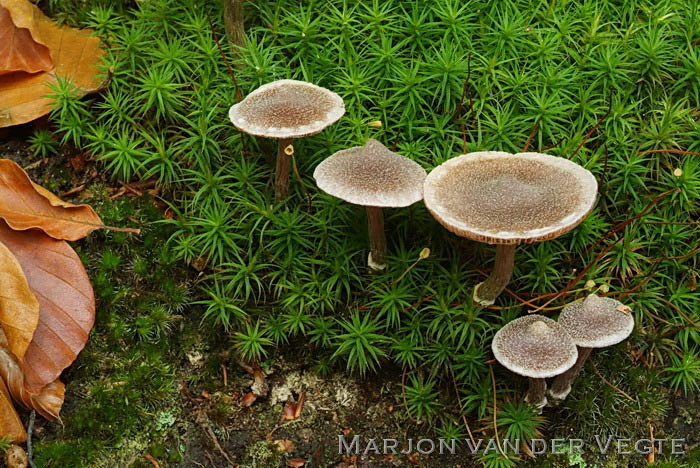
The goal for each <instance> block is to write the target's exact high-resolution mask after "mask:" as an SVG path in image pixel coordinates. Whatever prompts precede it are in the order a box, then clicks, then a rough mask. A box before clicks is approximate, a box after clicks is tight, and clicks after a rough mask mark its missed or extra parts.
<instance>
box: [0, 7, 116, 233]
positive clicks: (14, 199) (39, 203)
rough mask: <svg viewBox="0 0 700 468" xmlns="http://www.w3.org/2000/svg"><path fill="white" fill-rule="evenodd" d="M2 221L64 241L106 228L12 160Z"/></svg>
mask: <svg viewBox="0 0 700 468" xmlns="http://www.w3.org/2000/svg"><path fill="white" fill-rule="evenodd" d="M1 1H2V0H0V2H1ZM0 218H2V219H4V220H5V221H6V222H7V224H9V225H10V227H12V229H16V230H19V231H23V230H25V229H31V228H37V229H41V230H42V231H44V232H45V233H46V234H48V235H49V236H51V237H53V238H54V239H63V240H78V239H81V238H83V237H85V236H87V235H88V234H90V233H91V232H92V231H94V230H95V229H99V228H101V227H103V224H102V220H101V219H100V217H99V216H98V215H97V213H95V210H93V209H92V208H91V207H90V206H89V205H71V204H70V203H66V202H64V201H62V200H60V199H59V198H58V197H56V196H55V195H53V194H52V193H51V192H49V191H48V190H46V189H44V188H43V187H40V186H38V185H36V184H34V183H32V181H31V180H30V179H29V176H28V175H27V173H26V172H24V170H22V168H21V167H19V166H18V165H17V164H16V163H15V162H13V161H10V160H9V159H0Z"/></svg>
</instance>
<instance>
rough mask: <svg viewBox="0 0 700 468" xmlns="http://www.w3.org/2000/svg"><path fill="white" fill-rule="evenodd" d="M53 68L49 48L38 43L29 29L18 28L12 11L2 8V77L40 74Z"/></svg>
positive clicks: (0, 7) (0, 53)
mask: <svg viewBox="0 0 700 468" xmlns="http://www.w3.org/2000/svg"><path fill="white" fill-rule="evenodd" d="M53 67H54V63H53V60H52V59H51V54H50V53H49V48H48V47H46V46H45V45H43V44H40V43H39V42H37V41H36V40H35V39H34V38H33V37H32V34H31V31H29V29H27V28H24V27H20V26H18V25H17V23H16V22H15V21H13V18H12V16H11V15H10V10H8V9H7V8H3V7H2V6H0V75H4V74H6V73H11V72H16V71H22V72H27V73H38V72H41V71H49V70H51V69H52V68H53Z"/></svg>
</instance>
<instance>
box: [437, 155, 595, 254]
mask: <svg viewBox="0 0 700 468" xmlns="http://www.w3.org/2000/svg"><path fill="white" fill-rule="evenodd" d="M597 190H598V183H597V182H596V180H595V177H593V174H591V173H590V172H589V171H587V170H586V169H584V168H583V167H581V166H579V165H578V164H576V163H573V162H571V161H569V160H568V159H564V158H558V157H556V156H550V155H547V154H541V153H517V154H510V153H503V152H500V151H482V152H477V153H469V154H463V155H461V156H458V157H456V158H452V159H450V160H448V161H446V162H445V163H443V164H442V165H440V166H438V167H436V168H435V169H433V171H432V172H431V173H430V174H428V177H427V178H426V179H425V185H424V188H423V193H424V198H425V205H426V206H427V207H428V210H429V211H430V212H431V213H432V214H433V216H434V217H435V218H436V219H437V220H438V222H440V224H442V225H443V226H445V228H447V229H448V230H449V231H451V232H453V233H455V234H457V235H458V236H461V237H466V238H467V239H472V240H475V241H479V242H485V243H489V244H520V243H530V242H535V241H541V240H546V239H553V238H555V237H558V236H560V235H561V234H564V233H565V232H568V231H570V230H571V229H573V228H574V227H576V226H577V225H578V224H579V223H580V222H581V221H583V218H585V217H586V215H587V214H588V213H589V212H590V211H591V209H592V208H593V204H594V203H595V198H596V193H597Z"/></svg>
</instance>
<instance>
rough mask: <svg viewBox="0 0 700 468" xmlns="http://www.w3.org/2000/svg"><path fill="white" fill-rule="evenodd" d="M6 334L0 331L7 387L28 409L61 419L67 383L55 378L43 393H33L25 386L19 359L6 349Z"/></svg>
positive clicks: (0, 363)
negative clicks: (60, 414) (64, 383)
mask: <svg viewBox="0 0 700 468" xmlns="http://www.w3.org/2000/svg"><path fill="white" fill-rule="evenodd" d="M6 346H7V341H6V339H5V334H4V333H2V331H0V380H3V381H4V382H5V383H7V388H8V390H9V392H10V395H12V398H14V400H15V401H17V402H19V403H20V404H21V405H23V406H24V407H25V408H27V409H35V410H36V411H37V413H39V414H40V415H42V416H43V417H45V418H46V419H48V420H53V419H58V420H60V419H61V418H60V416H59V413H60V412H61V406H63V398H64V396H65V385H63V382H61V381H60V380H55V381H54V382H51V383H50V384H48V385H46V386H45V387H44V388H43V389H42V390H41V393H39V394H37V395H32V394H31V393H29V392H28V391H27V390H26V389H25V388H24V377H23V375H22V369H21V368H20V366H19V363H18V362H17V359H16V358H15V357H14V356H12V355H11V354H10V353H9V352H8V351H7V349H6Z"/></svg>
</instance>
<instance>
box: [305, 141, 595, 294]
mask: <svg viewBox="0 0 700 468" xmlns="http://www.w3.org/2000/svg"><path fill="white" fill-rule="evenodd" d="M314 177H315V178H316V182H317V183H318V186H319V187H320V188H321V189H322V190H324V191H326V192H328V193H330V194H331V195H334V196H336V197H339V198H342V199H344V200H346V201H349V202H351V203H356V204H360V205H365V206H367V215H368V220H369V230H370V239H371V244H372V248H371V252H370V257H369V264H370V266H371V267H373V268H377V267H379V268H381V267H382V265H383V263H382V262H381V259H382V258H383V255H384V253H385V252H386V241H385V240H384V230H383V226H382V224H381V220H382V218H381V212H380V211H379V210H380V208H379V207H390V206H392V207H399V206H408V205H410V204H412V203H415V202H416V201H418V200H420V199H421V198H423V200H424V202H425V205H426V207H427V208H428V210H429V211H430V212H431V213H432V215H433V216H434V217H435V219H437V220H438V222H440V223H441V224H442V225H443V226H444V227H446V228H447V229H448V230H449V231H451V232H453V233H455V234H457V235H458V236H461V237H466V238H468V239H472V240H476V241H479V242H484V243H489V244H496V261H495V266H494V268H493V271H492V273H491V275H490V276H489V278H488V279H487V280H486V281H484V282H482V283H480V284H479V285H477V286H476V288H475V289H474V299H475V301H476V302H478V303H480V304H482V305H491V304H493V303H494V301H495V299H496V297H498V295H499V294H500V293H501V292H502V291H503V289H505V287H506V285H507V284H508V281H509V280H510V277H511V275H512V273H513V266H514V258H515V246H516V245H517V244H521V243H531V242H536V241H542V240H547V239H553V238H555V237H558V236H559V235H561V234H564V233H566V232H568V231H570V230H571V229H573V228H574V227H576V226H577V225H578V224H579V223H580V222H581V221H582V220H583V219H584V218H585V217H586V215H587V214H588V213H589V212H590V211H591V209H592V208H593V205H594V203H595V198H596V193H597V189H598V184H597V182H596V180H595V177H593V174H591V173H590V172H589V171H587V170H586V169H584V168H583V167H581V166H579V165H578V164H575V163H573V162H571V161H569V160H567V159H564V158H558V157H555V156H550V155H546V154H540V153H518V154H510V153H503V152H498V151H482V152H476V153H469V154H464V155H461V156H458V157H456V158H453V159H450V160H448V161H447V162H445V163H443V164H442V165H440V166H438V167H436V168H435V169H433V171H432V172H430V174H428V175H427V176H426V173H425V171H424V170H423V169H422V168H421V167H420V166H419V165H418V164H416V163H415V162H413V161H411V160H409V159H407V158H405V157H403V156H401V155H398V154H396V153H393V152H391V151H389V150H388V149H386V148H385V147H384V146H383V145H382V144H381V143H379V142H378V141H375V140H370V141H369V142H368V143H367V144H366V145H365V146H360V147H355V148H350V149H348V150H343V151H340V152H338V153H336V154H334V155H333V156H331V157H330V158H328V159H327V160H325V161H323V162H322V163H321V164H320V165H319V166H318V167H317V168H316V171H315V173H314Z"/></svg>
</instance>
